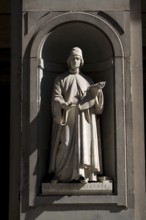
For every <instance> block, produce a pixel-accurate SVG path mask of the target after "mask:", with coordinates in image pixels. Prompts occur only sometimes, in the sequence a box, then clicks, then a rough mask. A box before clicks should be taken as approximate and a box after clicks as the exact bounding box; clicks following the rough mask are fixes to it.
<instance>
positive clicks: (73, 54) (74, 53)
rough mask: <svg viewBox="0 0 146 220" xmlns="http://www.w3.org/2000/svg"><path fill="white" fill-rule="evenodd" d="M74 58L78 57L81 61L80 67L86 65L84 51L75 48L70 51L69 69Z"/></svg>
mask: <svg viewBox="0 0 146 220" xmlns="http://www.w3.org/2000/svg"><path fill="white" fill-rule="evenodd" d="M74 57H77V58H79V59H80V67H81V66H83V64H84V59H83V54H82V50H81V49H80V48H79V47H73V48H72V50H71V51H70V54H69V57H68V59H67V64H68V66H69V68H70V67H71V62H72V60H73V59H74Z"/></svg>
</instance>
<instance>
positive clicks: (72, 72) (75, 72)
mask: <svg viewBox="0 0 146 220" xmlns="http://www.w3.org/2000/svg"><path fill="white" fill-rule="evenodd" d="M69 72H70V73H71V74H75V75H76V74H79V73H80V69H79V68H78V69H69Z"/></svg>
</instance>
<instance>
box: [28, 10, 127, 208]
mask: <svg viewBox="0 0 146 220" xmlns="http://www.w3.org/2000/svg"><path fill="white" fill-rule="evenodd" d="M75 30H78V33H76V31H75ZM67 33H68V35H67ZM73 34H74V35H73ZM59 36H61V38H59ZM88 39H89V41H88ZM62 41H63V43H62V44H61V42H62ZM55 42H56V44H55ZM75 44H76V45H75ZM64 45H65V47H64ZM73 46H79V47H81V48H82V49H83V54H85V55H84V59H85V65H84V69H83V72H85V73H86V74H89V75H90V77H92V78H93V80H94V81H95V82H97V81H100V80H105V81H107V85H106V89H105V111H104V115H103V117H102V131H103V145H104V149H103V155H104V158H103V160H104V170H105V175H107V176H111V177H112V178H113V180H114V186H115V190H114V194H115V195H116V196H118V197H115V198H119V199H117V203H121V204H125V202H126V190H125V187H126V185H125V182H126V173H125V162H124V161H126V154H125V150H126V144H125V143H126V142H125V109H124V103H125V95H124V94H125V90H124V49H123V45H122V42H121V39H120V35H119V33H118V31H116V30H115V29H114V28H113V27H112V25H111V24H110V23H108V22H107V21H106V20H104V19H103V18H101V17H100V16H98V15H97V16H95V15H91V14H89V13H80V12H71V13H64V14H61V15H58V16H56V17H54V18H52V19H50V20H49V21H48V22H47V23H45V24H44V25H43V26H42V27H41V30H40V31H39V32H38V33H37V35H36V36H35V39H34V42H33V44H32V49H31V53H30V60H31V61H32V62H30V63H31V65H33V66H35V68H34V67H33V69H34V70H37V75H36V71H32V72H30V88H31V87H32V88H34V86H35V84H36V89H37V91H36V93H35V95H34V92H32V93H31V89H30V100H37V102H36V106H37V108H36V109H37V111H36V114H39V118H38V123H37V124H36V126H37V129H36V130H38V135H39V138H38V143H37V144H38V149H39V150H38V155H37V154H36V161H37V160H39V165H38V181H37V185H38V187H37V193H38V192H39V188H40V184H41V182H42V180H43V176H44V175H45V173H46V172H47V165H48V164H47V163H46V162H44V161H46V160H47V158H48V156H47V153H49V152H48V149H47V147H48V146H49V142H50V141H48V140H49V139H50V137H51V136H50V134H47V133H48V132H49V131H50V129H51V128H50V127H49V126H50V125H48V124H51V117H50V115H51V110H50V106H49V104H46V103H47V100H48V103H49V102H50V99H51V90H52V85H53V80H54V78H55V77H56V74H60V73H62V72H64V71H65V70H66V69H67V66H66V58H67V56H68V53H69V51H70V49H71V48H72V47H73ZM55 48H56V50H55ZM96 48H97V49H96ZM63 49H64V50H63ZM62 51H63V53H62ZM98 51H100V52H99V53H98ZM60 58H61V59H60ZM34 59H35V64H34ZM34 74H35V75H36V80H32V79H34V77H35V76H34ZM52 76H53V77H52ZM48 82H50V83H51V84H50V85H51V86H49V88H48ZM109 108H110V109H111V110H109ZM46 115H47V117H46ZM31 120H32V119H31V113H30V122H31ZM47 122H48V123H47ZM44 137H47V138H44ZM48 155H49V154H48ZM121 158H122V160H123V163H122V164H121V163H120V161H121ZM43 167H46V168H45V169H44V168H43ZM123 170H124V172H123ZM123 192H124V194H123Z"/></svg>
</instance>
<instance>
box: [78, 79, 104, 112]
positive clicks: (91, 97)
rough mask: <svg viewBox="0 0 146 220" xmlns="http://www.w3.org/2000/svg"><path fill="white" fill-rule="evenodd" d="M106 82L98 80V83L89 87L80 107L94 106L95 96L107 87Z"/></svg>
mask: <svg viewBox="0 0 146 220" xmlns="http://www.w3.org/2000/svg"><path fill="white" fill-rule="evenodd" d="M105 84H106V82H105V81H102V82H98V83H96V84H92V85H90V86H89V87H88V89H87V91H85V92H84V95H83V97H82V98H81V100H80V104H79V108H80V109H81V110H83V109H88V108H90V107H92V106H93V105H94V103H95V98H96V96H97V94H98V91H99V90H102V89H103V88H104V87H105Z"/></svg>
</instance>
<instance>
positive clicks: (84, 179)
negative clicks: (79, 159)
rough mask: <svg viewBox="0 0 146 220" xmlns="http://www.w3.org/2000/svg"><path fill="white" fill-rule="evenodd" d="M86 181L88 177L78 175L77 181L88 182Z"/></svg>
mask: <svg viewBox="0 0 146 220" xmlns="http://www.w3.org/2000/svg"><path fill="white" fill-rule="evenodd" d="M88 181H89V179H88V178H85V177H83V176H80V177H79V182H80V183H88Z"/></svg>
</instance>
